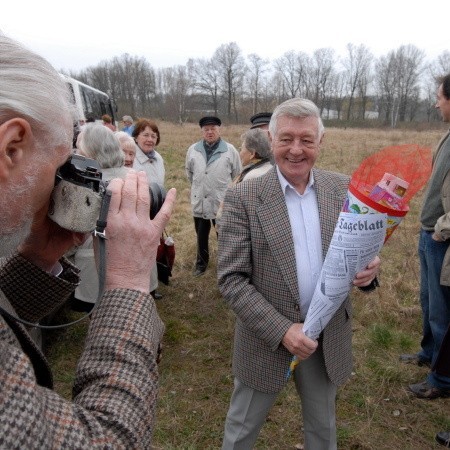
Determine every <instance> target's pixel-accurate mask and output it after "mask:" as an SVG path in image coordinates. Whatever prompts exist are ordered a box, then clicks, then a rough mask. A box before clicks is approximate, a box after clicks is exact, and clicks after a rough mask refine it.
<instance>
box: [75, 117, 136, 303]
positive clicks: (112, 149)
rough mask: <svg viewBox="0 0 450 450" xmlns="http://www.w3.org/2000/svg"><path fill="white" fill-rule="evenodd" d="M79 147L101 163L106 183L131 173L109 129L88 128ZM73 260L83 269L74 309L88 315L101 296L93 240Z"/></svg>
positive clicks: (87, 155) (86, 155) (82, 151)
mask: <svg viewBox="0 0 450 450" xmlns="http://www.w3.org/2000/svg"><path fill="white" fill-rule="evenodd" d="M77 146H78V151H77V153H78V154H80V155H82V156H85V157H86V158H90V159H95V160H96V161H97V162H98V164H99V166H100V168H101V170H102V180H103V181H110V180H112V179H113V178H125V176H126V174H127V172H128V170H129V169H128V168H127V167H125V166H124V162H125V157H124V154H123V152H122V149H121V148H120V144H119V140H118V139H117V137H116V136H115V135H114V132H113V131H111V130H110V129H109V128H106V127H104V126H103V125H98V124H96V123H92V124H87V125H85V126H84V127H83V129H82V131H81V133H80V136H79V139H78V141H77ZM71 258H72V259H73V262H74V263H75V265H76V266H77V267H78V268H79V269H80V284H79V285H78V286H77V288H76V289H75V294H74V300H73V302H72V309H74V310H75V311H87V312H89V311H90V310H91V309H92V308H93V307H94V304H95V302H96V300H97V296H98V275H97V267H96V264H95V260H94V246H93V240H92V236H89V238H88V239H87V240H86V242H84V244H82V245H80V246H78V247H76V249H74V250H73V251H72V257H71Z"/></svg>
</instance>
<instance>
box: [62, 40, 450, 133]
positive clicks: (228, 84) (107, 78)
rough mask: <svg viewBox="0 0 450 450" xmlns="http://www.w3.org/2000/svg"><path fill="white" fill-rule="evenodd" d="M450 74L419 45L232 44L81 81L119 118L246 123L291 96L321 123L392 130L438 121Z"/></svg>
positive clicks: (105, 64) (104, 65)
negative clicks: (441, 89)
mask: <svg viewBox="0 0 450 450" xmlns="http://www.w3.org/2000/svg"><path fill="white" fill-rule="evenodd" d="M449 72H450V52H449V51H447V50H446V51H444V52H443V53H442V54H441V55H439V56H438V57H437V58H436V59H435V60H433V61H427V60H426V58H425V53H424V52H423V51H422V50H420V49H418V48H417V47H415V46H414V45H402V46H400V47H398V48H397V49H396V50H391V51H389V52H388V53H387V54H386V55H383V56H381V57H379V58H375V57H374V56H373V54H372V53H371V51H370V50H369V49H368V48H367V47H366V46H365V45H363V44H362V45H359V46H355V45H353V44H351V43H349V44H348V45H347V47H346V55H345V56H344V57H337V56H336V54H335V51H334V50H333V49H331V48H321V49H318V50H316V51H314V52H313V53H312V55H309V54H306V53H304V52H302V51H294V50H290V51H287V52H286V53H284V54H283V55H282V56H280V57H279V58H277V59H275V60H274V61H270V60H267V59H264V58H261V57H260V56H259V55H257V54H254V53H253V54H250V55H248V56H246V57H245V56H244V55H243V54H242V51H241V49H240V48H239V46H238V45H237V44H236V43H235V42H230V43H227V44H222V45H221V46H220V47H218V48H217V49H216V50H215V52H214V54H213V56H212V57H211V58H209V59H204V58H198V59H189V60H188V62H187V63H186V65H176V66H172V67H165V68H154V67H152V65H151V64H150V63H149V62H148V61H147V60H146V59H145V58H143V57H137V56H131V55H129V54H128V53H126V54H123V55H121V56H118V57H114V58H112V59H111V60H109V61H102V62H100V63H99V64H98V65H96V66H91V67H88V68H86V69H84V70H81V71H79V72H73V71H72V72H70V73H69V74H68V75H70V76H71V77H73V78H76V79H78V80H80V81H82V82H84V83H86V84H89V85H91V86H93V87H96V88H97V89H100V90H102V91H104V92H107V93H108V94H109V95H110V96H112V97H113V98H114V99H115V102H116V104H117V107H118V114H119V117H121V116H122V115H124V114H129V115H131V116H132V117H133V118H137V117H152V118H155V119H160V120H169V121H174V122H179V123H184V122H186V121H196V120H198V118H199V117H201V116H203V115H206V114H214V115H218V116H220V117H221V118H222V119H225V121H227V122H228V123H248V121H249V117H250V116H251V115H252V114H254V113H256V112H260V111H272V110H273V109H274V107H275V106H276V105H278V104H279V103H281V102H282V101H284V100H287V99H289V98H293V97H304V98H309V99H310V100H312V101H313V102H314V103H316V104H317V105H318V107H319V108H320V109H321V112H322V116H323V118H324V119H330V120H331V119H334V120H337V121H346V122H347V123H348V122H356V123H362V122H366V123H367V121H370V120H372V121H377V122H378V123H381V124H383V125H389V126H391V127H396V126H398V124H399V123H402V122H425V121H427V122H432V121H437V120H439V116H438V114H436V112H435V109H434V104H435V98H436V87H437V84H436V79H437V78H438V77H439V76H442V75H445V74H447V73H449Z"/></svg>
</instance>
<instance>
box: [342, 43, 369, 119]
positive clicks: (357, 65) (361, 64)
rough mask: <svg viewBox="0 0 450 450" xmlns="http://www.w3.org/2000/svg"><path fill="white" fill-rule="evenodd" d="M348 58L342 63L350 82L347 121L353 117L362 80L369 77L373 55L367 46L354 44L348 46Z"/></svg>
mask: <svg viewBox="0 0 450 450" xmlns="http://www.w3.org/2000/svg"><path fill="white" fill-rule="evenodd" d="M347 51H348V57H347V58H345V59H344V60H343V62H342V64H343V66H344V67H345V69H346V71H347V82H348V109H347V120H350V117H351V116H352V109H353V102H354V97H355V93H356V89H357V88H358V84H359V81H360V78H361V77H363V76H366V77H367V76H368V75H367V73H368V72H369V71H370V64H371V61H372V55H371V53H370V51H369V49H368V48H367V47H366V46H365V45H362V44H361V45H359V46H358V47H355V46H354V45H353V44H347Z"/></svg>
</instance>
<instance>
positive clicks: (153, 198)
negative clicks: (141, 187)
mask: <svg viewBox="0 0 450 450" xmlns="http://www.w3.org/2000/svg"><path fill="white" fill-rule="evenodd" d="M149 190H150V202H151V204H150V219H151V220H153V219H154V218H155V216H156V214H158V212H159V210H160V209H161V206H162V205H163V203H164V200H165V199H166V190H165V189H164V188H163V187H162V186H161V185H159V184H158V183H155V182H152V183H150V185H149Z"/></svg>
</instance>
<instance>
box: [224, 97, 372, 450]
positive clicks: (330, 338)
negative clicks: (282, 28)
mask: <svg viewBox="0 0 450 450" xmlns="http://www.w3.org/2000/svg"><path fill="white" fill-rule="evenodd" d="M323 132H324V129H323V125H322V121H321V119H320V114H319V110H318V108H317V107H316V106H315V105H314V104H313V103H312V102H310V101H309V100H304V99H299V98H296V99H291V100H288V101H286V102H284V103H282V104H281V105H280V106H278V107H277V108H276V109H275V111H274V113H273V115H272V119H271V122H270V126H269V133H270V137H271V142H272V151H273V155H274V160H275V163H276V167H275V168H274V169H272V170H271V171H269V172H268V173H267V174H266V175H264V176H262V177H260V178H257V179H255V180H249V181H248V182H244V183H240V184H239V185H236V186H235V187H234V188H232V189H230V190H229V191H228V192H227V194H226V197H225V203H224V210H223V216H222V220H221V224H220V225H221V228H220V233H219V254H218V278H219V288H220V290H221V292H222V294H223V296H224V298H225V300H226V301H227V302H228V304H229V305H230V306H231V308H232V309H233V311H234V312H235V314H236V317H237V318H236V330H235V339H234V354H233V373H234V376H235V388H234V392H233V395H232V398H231V404H230V408H229V410H228V414H227V419H226V423H225V435H224V440H223V449H251V448H252V447H253V445H254V443H255V441H256V439H257V436H258V433H259V430H260V428H261V427H262V425H263V423H264V420H265V418H266V415H267V413H268V411H269V409H270V407H271V406H272V404H273V403H274V401H275V399H276V396H277V394H278V392H279V391H280V390H281V389H282V388H283V386H284V385H285V384H286V373H287V369H288V367H289V363H290V361H291V359H292V355H296V356H297V357H298V358H299V359H300V360H301V362H300V364H299V365H298V366H297V368H296V369H295V371H294V381H295V384H296V387H297V391H298V393H299V395H300V397H301V401H302V409H303V418H304V429H305V445H306V448H307V449H309V450H320V449H327V450H328V449H330V450H331V449H335V448H336V425H335V397H336V387H337V386H339V385H340V384H342V383H343V382H344V381H345V380H346V379H347V377H348V376H349V375H350V372H351V367H352V356H351V302H350V300H349V299H347V300H346V301H345V302H344V303H343V304H342V306H341V307H340V308H339V310H338V311H337V312H336V314H335V316H334V317H333V319H332V320H331V321H330V322H329V324H328V325H327V327H326V328H325V330H324V332H323V334H322V335H321V337H320V338H319V341H318V342H316V341H313V340H311V339H309V338H308V337H306V336H305V334H304V333H303V332H302V327H303V325H302V324H303V321H304V319H305V316H306V313H307V310H308V306H309V303H310V301H311V297H312V294H313V291H314V288H315V285H316V283H317V280H318V277H319V274H320V271H321V267H322V263H323V258H324V257H325V255H326V252H327V249H328V246H329V244H330V241H331V237H332V234H333V231H334V228H335V224H336V222H337V218H338V215H339V212H340V210H341V208H342V205H343V202H344V199H345V195H346V192H347V187H348V183H349V178H348V177H347V176H344V175H341V174H337V173H333V172H327V171H323V170H319V169H313V166H314V163H315V161H316V158H317V156H318V153H319V148H320V143H321V141H322V137H323ZM379 264H380V260H379V258H378V257H377V258H376V259H375V260H374V261H373V262H372V263H371V264H369V266H368V268H367V269H366V270H364V271H362V272H360V273H358V274H357V276H356V279H355V281H354V284H355V285H356V286H358V287H367V286H369V287H370V286H372V285H373V284H374V280H375V277H376V274H377V272H378V269H379Z"/></svg>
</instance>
